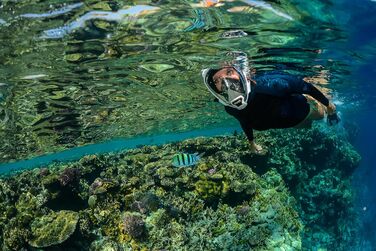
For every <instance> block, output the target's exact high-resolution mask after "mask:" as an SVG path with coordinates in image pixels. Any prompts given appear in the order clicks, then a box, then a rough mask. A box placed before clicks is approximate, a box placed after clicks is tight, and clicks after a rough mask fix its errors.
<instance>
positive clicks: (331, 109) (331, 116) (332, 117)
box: [326, 102, 341, 126]
mask: <svg viewBox="0 0 376 251" xmlns="http://www.w3.org/2000/svg"><path fill="white" fill-rule="evenodd" d="M336 110H337V109H336V106H335V105H334V104H333V103H332V102H330V103H329V105H328V106H327V107H326V111H327V112H328V116H327V121H328V124H329V125H331V126H332V125H335V124H338V123H339V122H340V121H341V119H340V117H339V116H338V114H337V111H336Z"/></svg>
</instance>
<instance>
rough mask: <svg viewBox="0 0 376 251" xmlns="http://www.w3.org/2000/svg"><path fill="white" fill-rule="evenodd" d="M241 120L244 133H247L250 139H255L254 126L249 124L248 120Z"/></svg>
mask: <svg viewBox="0 0 376 251" xmlns="http://www.w3.org/2000/svg"><path fill="white" fill-rule="evenodd" d="M239 122H240V126H241V127H242V129H243V131H244V133H245V136H247V139H248V140H249V141H253V139H254V136H253V129H252V127H251V126H250V125H249V123H247V122H246V121H244V120H241V119H240V120H239Z"/></svg>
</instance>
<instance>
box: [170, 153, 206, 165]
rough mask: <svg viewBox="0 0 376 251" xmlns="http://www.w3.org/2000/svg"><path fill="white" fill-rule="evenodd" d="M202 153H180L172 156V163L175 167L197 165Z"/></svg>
mask: <svg viewBox="0 0 376 251" xmlns="http://www.w3.org/2000/svg"><path fill="white" fill-rule="evenodd" d="M200 157H201V156H200V155H199V154H198V153H194V154H189V153H179V154H176V155H175V156H174V157H173V158H172V165H173V166H174V167H187V166H193V165H196V164H197V162H198V161H199V160H200Z"/></svg>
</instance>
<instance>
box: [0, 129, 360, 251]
mask: <svg viewBox="0 0 376 251" xmlns="http://www.w3.org/2000/svg"><path fill="white" fill-rule="evenodd" d="M258 136H259V137H258V138H259V140H260V142H261V143H262V144H263V145H264V146H265V147H268V153H267V155H265V156H257V155H254V154H252V153H250V152H249V150H248V145H247V141H246V140H245V138H244V137H243V136H241V135H234V136H228V137H212V138H195V139H190V140H186V141H183V142H177V143H174V144H167V145H163V146H159V147H157V146H144V147H140V148H137V149H133V150H129V151H123V152H118V153H113V154H104V155H98V156H94V155H92V156H86V157H84V158H82V159H81V160H79V161H76V162H71V163H64V164H58V163H56V164H53V165H51V166H48V167H43V169H34V170H30V171H26V172H23V173H19V174H14V175H11V176H7V177H3V178H2V179H0V211H1V212H2V213H1V214H0V246H1V250H6V251H7V250H22V249H31V248H38V250H45V249H46V248H47V249H46V250H49V249H48V248H49V247H51V246H53V247H54V248H57V249H60V250H312V249H314V250H319V249H328V250H334V249H336V250H342V249H344V248H345V247H351V241H350V240H351V238H353V237H354V236H355V234H354V233H355V231H356V230H357V225H356V215H355V213H354V210H353V205H352V199H353V198H352V197H353V192H352V189H351V185H350V180H351V173H352V171H353V170H354V168H356V166H357V164H358V162H359V160H360V157H359V155H358V154H357V153H356V152H355V151H354V149H353V148H352V146H351V145H350V144H349V143H348V142H347V141H346V140H345V139H341V138H340V137H338V136H333V135H332V134H331V133H328V132H326V131H324V130H322V128H320V127H315V128H313V129H311V130H301V131H298V133H297V131H293V130H284V131H283V133H282V131H278V130H275V131H269V132H267V133H263V134H262V135H258ZM176 152H192V153H193V152H199V153H204V156H203V157H202V158H201V160H200V162H199V163H198V164H197V165H196V166H192V167H182V168H176V167H173V166H171V158H172V156H174V154H175V153H176ZM46 168H48V169H46ZM303 229H304V230H303Z"/></svg>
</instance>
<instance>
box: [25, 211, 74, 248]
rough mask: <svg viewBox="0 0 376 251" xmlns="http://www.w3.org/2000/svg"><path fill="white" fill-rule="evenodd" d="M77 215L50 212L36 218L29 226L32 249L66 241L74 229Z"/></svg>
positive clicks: (69, 212)
mask: <svg viewBox="0 0 376 251" xmlns="http://www.w3.org/2000/svg"><path fill="white" fill-rule="evenodd" d="M78 218H79V216H78V213H76V212H72V211H64V210H63V211H59V212H51V213H49V214H48V215H44V216H42V217H40V218H37V219H35V220H34V221H33V223H32V224H31V226H30V228H31V233H32V236H33V237H32V238H31V240H30V241H29V244H30V245H31V246H32V247H36V248H43V247H49V246H52V245H56V244H59V243H62V242H64V241H66V240H67V239H68V238H69V237H70V236H71V235H72V234H73V232H74V230H75V229H76V225H77V222H78Z"/></svg>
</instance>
